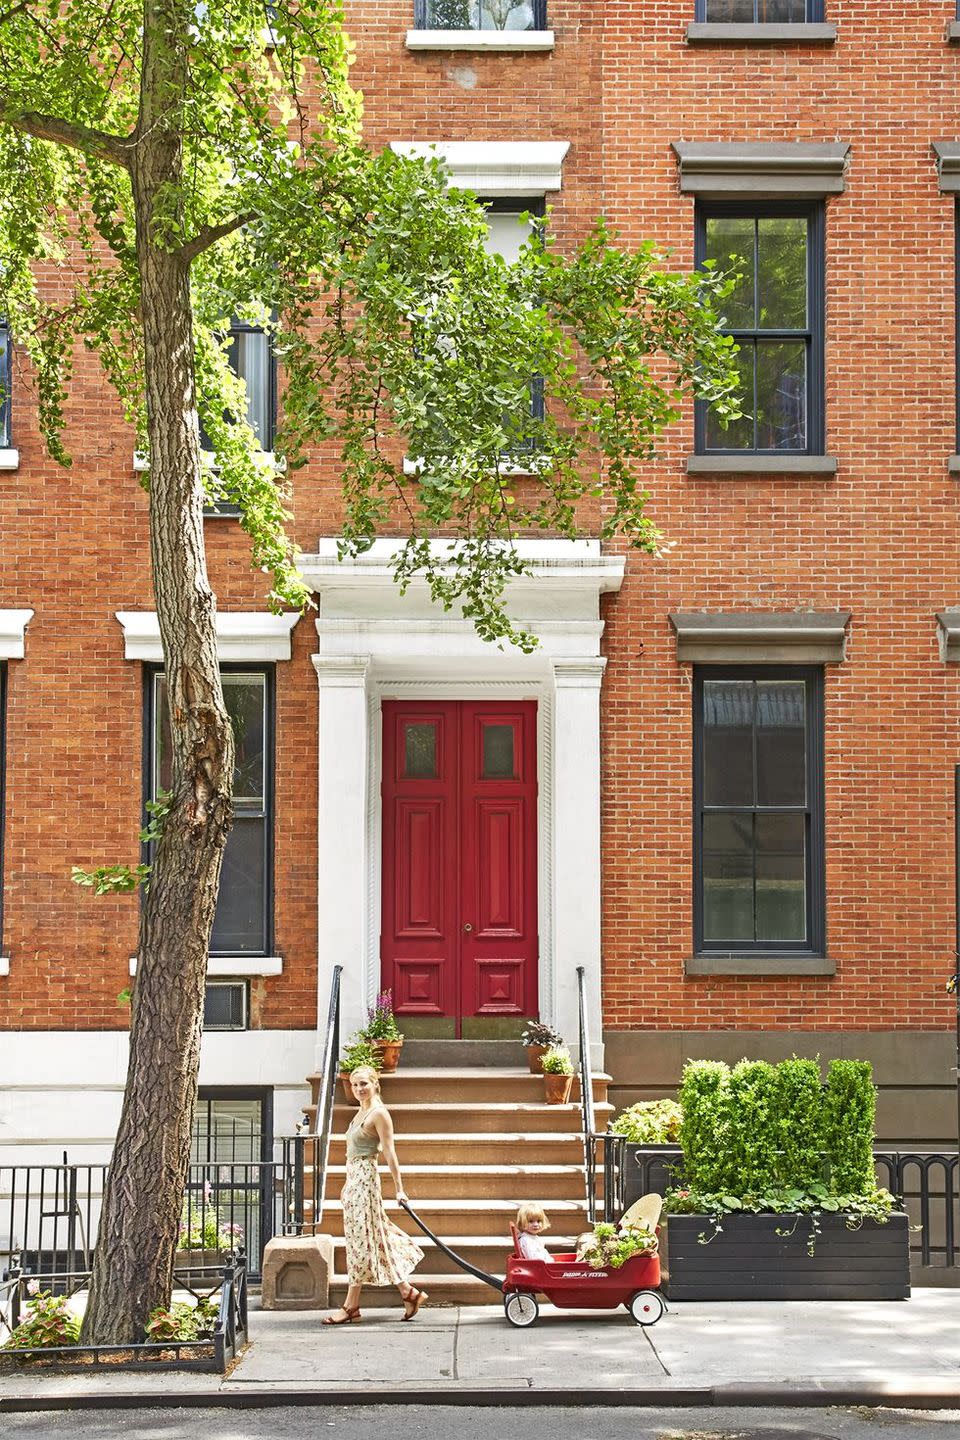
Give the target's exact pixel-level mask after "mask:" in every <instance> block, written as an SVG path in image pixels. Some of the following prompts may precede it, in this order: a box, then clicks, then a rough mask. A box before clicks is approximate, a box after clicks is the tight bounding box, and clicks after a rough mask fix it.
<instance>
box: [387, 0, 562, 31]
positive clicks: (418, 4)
mask: <svg viewBox="0 0 960 1440" xmlns="http://www.w3.org/2000/svg"><path fill="white" fill-rule="evenodd" d="M469 3H471V4H472V3H476V0H469ZM532 8H533V24H532V25H531V26H530V27H529V29H527V30H515V31H510V32H505V33H510V34H515V35H530V34H533V33H534V32H536V31H537V30H546V28H547V0H532ZM413 24H414V28H415V29H417V30H442V29H444V28H446V27H444V26H442V25H433V24H431V21H430V0H414V6H413ZM456 28H457V29H462V30H463V31H464V33H465V34H481V33H485V32H484V31H483V27H481V29H480V30H476V29H475V28H474V27H473V26H470V25H465V26H457V27H456ZM491 28H492V27H491ZM494 33H495V32H494Z"/></svg>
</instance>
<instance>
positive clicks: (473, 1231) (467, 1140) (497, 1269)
mask: <svg viewBox="0 0 960 1440" xmlns="http://www.w3.org/2000/svg"><path fill="white" fill-rule="evenodd" d="M311 1082H312V1087H313V1097H312V1098H313V1104H314V1105H315V1104H316V1100H317V1093H318V1089H319V1081H318V1077H316V1076H312V1077H311ZM608 1083H609V1077H608V1076H605V1075H600V1076H597V1077H596V1079H595V1082H594V1104H595V1120H596V1126H597V1129H599V1130H603V1129H605V1128H606V1125H607V1120H608V1119H609V1117H610V1116H611V1115H612V1113H613V1109H612V1106H610V1105H609V1104H608V1103H607V1085H608ZM381 1087H382V1093H383V1099H384V1103H385V1104H386V1105H387V1106H388V1107H389V1109H390V1113H391V1115H392V1116H393V1121H394V1126H395V1130H396V1134H397V1142H398V1144H397V1148H398V1152H399V1157H400V1164H401V1168H402V1171H403V1178H404V1184H405V1186H406V1190H407V1194H408V1195H409V1196H410V1200H411V1203H412V1205H413V1206H414V1208H415V1209H416V1210H417V1211H418V1213H419V1214H421V1215H422V1217H423V1219H424V1221H425V1223H426V1224H427V1225H429V1226H430V1228H431V1229H432V1230H433V1231H434V1233H435V1234H436V1235H438V1236H439V1237H440V1238H441V1239H442V1240H444V1241H445V1242H446V1243H447V1244H449V1245H450V1246H451V1248H452V1249H454V1250H457V1251H458V1252H459V1253H461V1254H462V1255H463V1256H464V1258H465V1259H467V1260H469V1261H470V1262H471V1263H472V1264H475V1265H476V1266H478V1268H480V1269H482V1270H485V1271H487V1272H488V1273H490V1274H492V1275H497V1276H500V1275H503V1273H504V1269H505V1266H506V1257H507V1254H508V1252H509V1250H510V1222H511V1220H513V1218H514V1217H515V1215H516V1212H517V1208H518V1207H519V1205H521V1204H522V1203H523V1202H525V1201H539V1202H541V1203H542V1204H543V1206H544V1209H545V1210H546V1212H547V1215H548V1218H549V1219H550V1222H551V1227H552V1228H551V1231H550V1236H549V1239H550V1241H551V1243H552V1244H553V1246H554V1247H555V1248H556V1249H558V1250H563V1249H568V1248H572V1246H573V1244H574V1243H575V1238H576V1236H577V1235H579V1234H580V1233H581V1232H582V1231H583V1230H585V1229H586V1228H587V1226H588V1221H587V1214H586V1197H585V1193H584V1170H583V1139H582V1132H581V1123H582V1121H581V1111H580V1105H579V1086H578V1082H577V1081H576V1080H575V1081H574V1089H573V1092H572V1094H571V1100H570V1103H568V1104H566V1105H547V1104H546V1103H545V1102H544V1099H543V1079H542V1076H539V1075H531V1074H530V1073H529V1071H527V1070H521V1069H519V1068H514V1067H511V1068H499V1069H495V1068H493V1067H489V1066H488V1067H486V1068H484V1067H481V1066H477V1067H474V1068H466V1067H464V1066H462V1065H460V1066H452V1065H444V1066H443V1067H428V1066H410V1067H404V1066H403V1065H401V1068H400V1069H399V1070H398V1071H397V1072H396V1073H395V1074H393V1075H385V1076H383V1078H382V1082H381ZM336 1100H337V1103H336V1105H335V1108H334V1116H333V1138H332V1139H331V1145H330V1164H329V1168H328V1172H327V1187H326V1195H325V1198H324V1205H323V1219H322V1224H321V1225H320V1227H319V1228H320V1229H321V1230H322V1231H323V1232H324V1233H326V1234H328V1235H331V1236H332V1237H333V1238H334V1275H333V1277H332V1284H331V1292H330V1294H331V1303H332V1304H334V1305H336V1304H339V1303H340V1301H341V1300H342V1299H343V1297H344V1295H345V1293H346V1273H345V1272H346V1263H345V1252H344V1245H343V1238H342V1237H343V1214H342V1211H341V1207H340V1199H339V1196H340V1190H341V1187H342V1185H343V1180H344V1175H345V1163H344V1162H345V1139H344V1134H345V1131H346V1128H347V1126H348V1125H349V1123H350V1121H351V1119H352V1118H353V1115H354V1114H355V1113H356V1112H355V1111H354V1110H353V1108H352V1107H350V1106H348V1105H346V1104H345V1103H343V1096H342V1093H341V1092H340V1091H339V1090H338V1093H337V1097H336ZM314 1113H315V1112H314V1111H313V1110H312V1107H311V1119H312V1118H313V1114H314ZM381 1175H382V1178H383V1189H384V1195H385V1196H386V1197H391V1196H392V1191H393V1184H392V1181H391V1179H390V1176H389V1173H388V1172H387V1171H386V1169H385V1167H381ZM311 1178H312V1177H311V1176H310V1173H309V1172H308V1173H307V1175H306V1176H305V1180H306V1198H307V1204H308V1205H309V1204H310V1203H311V1201H312V1192H311ZM386 1208H387V1213H388V1215H389V1216H390V1218H391V1219H392V1220H393V1221H394V1222H395V1223H396V1224H397V1225H399V1226H400V1228H401V1229H402V1230H404V1231H406V1232H407V1233H408V1234H411V1235H414V1236H415V1237H416V1239H417V1242H418V1243H419V1244H420V1245H421V1247H422V1249H423V1250H424V1253H425V1259H424V1262H423V1265H422V1266H421V1268H420V1270H418V1271H417V1273H416V1275H415V1277H414V1280H415V1283H416V1284H417V1285H418V1286H419V1287H420V1288H421V1289H424V1290H427V1291H429V1293H430V1300H431V1304H438V1305H443V1304H450V1305H476V1304H498V1303H500V1300H499V1298H498V1295H497V1292H496V1291H494V1290H493V1289H492V1288H490V1287H489V1286H487V1285H484V1284H483V1282H482V1281H478V1280H476V1279H475V1278H474V1277H473V1276H471V1275H468V1274H467V1273H466V1272H465V1271H463V1270H460V1269H458V1268H457V1266H456V1265H455V1263H454V1262H453V1261H452V1260H450V1259H449V1258H448V1257H447V1256H446V1255H445V1254H444V1253H443V1252H442V1251H441V1250H439V1249H438V1248H437V1247H436V1246H434V1245H433V1243H432V1242H431V1241H430V1240H428V1239H427V1237H426V1236H425V1235H424V1234H423V1232H422V1231H421V1230H419V1228H418V1227H417V1226H416V1225H415V1223H414V1222H413V1220H412V1219H411V1218H410V1216H409V1215H407V1214H406V1212H405V1211H403V1210H401V1209H400V1207H399V1206H398V1205H397V1203H396V1201H395V1200H393V1199H392V1198H387V1199H386ZM362 1303H363V1306H364V1308H371V1309H372V1308H395V1309H398V1308H399V1301H398V1298H397V1294H396V1291H395V1290H393V1289H392V1288H384V1289H375V1288H373V1287H367V1289H365V1291H364V1295H363V1302H362Z"/></svg>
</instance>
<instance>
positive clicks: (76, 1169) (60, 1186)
mask: <svg viewBox="0 0 960 1440" xmlns="http://www.w3.org/2000/svg"><path fill="white" fill-rule="evenodd" d="M106 1174H107V1166H106V1164H100V1165H74V1164H70V1163H69V1161H68V1159H67V1154H66V1152H64V1156H63V1163H62V1164H60V1165H2V1166H0V1272H2V1271H4V1270H9V1269H10V1268H11V1266H12V1262H13V1256H14V1254H19V1256H20V1259H21V1264H22V1266H23V1269H24V1270H25V1271H27V1272H28V1273H29V1274H31V1275H33V1276H36V1275H39V1274H44V1275H56V1276H61V1277H62V1276H66V1275H70V1274H73V1273H75V1272H80V1271H84V1270H89V1269H91V1268H92V1264H93V1249H94V1245H95V1243H96V1236H97V1227H98V1225H99V1222H100V1206H101V1202H102V1199H103V1189H104V1183H105V1180H106ZM286 1189H287V1186H286V1184H285V1178H284V1173H283V1168H282V1166H281V1164H279V1163H276V1162H273V1161H239V1162H232V1163H229V1164H219V1163H216V1162H212V1163H210V1164H206V1165H191V1166H190V1168H189V1171H188V1176H187V1187H186V1191H185V1194H184V1206H183V1221H182V1223H183V1226H184V1240H186V1239H187V1238H188V1237H189V1234H190V1232H191V1231H192V1232H193V1234H194V1235H196V1236H197V1237H198V1238H200V1237H202V1235H203V1231H204V1229H205V1228H206V1229H207V1232H208V1235H209V1233H210V1231H211V1230H212V1229H214V1228H215V1229H216V1231H219V1232H220V1233H222V1234H223V1235H224V1237H225V1239H226V1240H227V1241H228V1243H227V1244H224V1246H223V1247H222V1248H223V1249H225V1250H226V1249H228V1248H235V1247H236V1246H237V1245H242V1246H243V1248H244V1250H245V1252H246V1262H245V1276H244V1278H245V1280H246V1276H247V1274H249V1277H250V1278H251V1279H259V1277H260V1262H261V1257H262V1254H263V1250H264V1248H265V1246H266V1244H267V1241H268V1240H270V1239H272V1237H273V1236H274V1235H275V1234H277V1232H278V1230H279V1229H280V1228H282V1218H283V1217H282V1214H281V1206H282V1205H283V1203H284V1196H285V1192H286ZM185 1248H202V1247H200V1246H197V1247H192V1246H185Z"/></svg>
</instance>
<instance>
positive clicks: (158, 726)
mask: <svg viewBox="0 0 960 1440" xmlns="http://www.w3.org/2000/svg"><path fill="white" fill-rule="evenodd" d="M153 685H154V690H153V713H154V720H155V726H154V729H155V734H154V741H153V794H152V796H151V799H154V800H155V799H156V797H157V794H158V792H159V791H161V790H169V789H171V787H172V785H173V748H172V741H171V738H170V710H169V708H168V706H167V682H166V680H165V679H164V678H163V676H162V675H154V677H153Z"/></svg>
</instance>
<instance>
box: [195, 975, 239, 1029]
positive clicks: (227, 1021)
mask: <svg viewBox="0 0 960 1440" xmlns="http://www.w3.org/2000/svg"><path fill="white" fill-rule="evenodd" d="M244 1010H245V1006H244V985H243V982H242V981H240V980H236V981H231V983H230V984H229V985H210V984H208V985H207V988H206V990H205V991H204V995H203V1028H204V1030H244V1029H245V1028H246V1026H245V1025H244Z"/></svg>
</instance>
